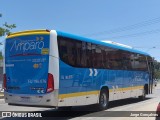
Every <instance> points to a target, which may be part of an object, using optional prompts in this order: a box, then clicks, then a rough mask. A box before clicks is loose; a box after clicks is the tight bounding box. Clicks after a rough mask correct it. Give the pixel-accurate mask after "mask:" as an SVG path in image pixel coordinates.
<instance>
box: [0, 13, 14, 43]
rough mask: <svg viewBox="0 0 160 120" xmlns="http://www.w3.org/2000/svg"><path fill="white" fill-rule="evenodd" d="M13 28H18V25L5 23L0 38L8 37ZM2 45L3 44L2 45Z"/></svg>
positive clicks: (0, 29)
mask: <svg viewBox="0 0 160 120" xmlns="http://www.w3.org/2000/svg"><path fill="white" fill-rule="evenodd" d="M0 17H2V14H1V13H0ZM13 28H16V25H15V24H10V25H9V24H8V23H7V22H5V23H4V24H3V25H2V27H0V37H1V36H4V35H7V34H9V33H11V32H10V30H11V29H13ZM1 44H2V43H1Z"/></svg>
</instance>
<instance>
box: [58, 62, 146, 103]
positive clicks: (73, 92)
mask: <svg viewBox="0 0 160 120" xmlns="http://www.w3.org/2000/svg"><path fill="white" fill-rule="evenodd" d="M95 71H97V73H96V75H95ZM148 79H149V75H148V73H147V72H143V71H124V70H105V69H93V68H92V69H91V68H75V67H72V66H69V65H67V64H65V63H64V62H62V61H61V60H60V81H59V84H60V86H59V98H60V101H61V102H60V104H59V105H60V106H76V105H89V104H95V103H98V100H99V93H100V90H101V88H102V87H106V86H107V87H108V88H109V101H113V100H119V99H125V98H129V97H138V96H140V95H142V92H143V87H144V85H145V84H146V82H147V81H148ZM68 102H69V103H68Z"/></svg>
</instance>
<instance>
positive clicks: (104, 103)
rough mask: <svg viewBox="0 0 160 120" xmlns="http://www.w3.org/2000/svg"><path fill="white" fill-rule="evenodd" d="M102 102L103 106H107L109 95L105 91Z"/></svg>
mask: <svg viewBox="0 0 160 120" xmlns="http://www.w3.org/2000/svg"><path fill="white" fill-rule="evenodd" d="M100 104H101V106H102V107H106V106H107V96H106V94H105V93H103V94H102V95H101V99H100Z"/></svg>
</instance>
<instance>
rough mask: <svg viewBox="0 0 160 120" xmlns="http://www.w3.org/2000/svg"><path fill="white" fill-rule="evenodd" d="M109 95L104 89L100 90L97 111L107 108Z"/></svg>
mask: <svg viewBox="0 0 160 120" xmlns="http://www.w3.org/2000/svg"><path fill="white" fill-rule="evenodd" d="M108 103H109V94H108V91H107V90H106V89H102V90H101V92H100V96H99V103H98V108H99V110H105V109H107V107H108Z"/></svg>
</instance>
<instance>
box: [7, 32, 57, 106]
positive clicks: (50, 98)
mask: <svg viewBox="0 0 160 120" xmlns="http://www.w3.org/2000/svg"><path fill="white" fill-rule="evenodd" d="M28 36H30V34H28V35H27V37H28ZM32 36H36V39H38V38H37V36H38V35H37V34H36V35H32ZM41 36H42V35H40V38H39V39H42V38H41ZM48 36H49V39H48V41H49V42H50V44H49V47H48V48H49V50H44V53H45V52H49V56H48V62H49V63H48V65H46V66H44V67H47V69H48V70H47V75H48V73H51V74H52V75H53V76H54V91H53V92H50V93H45V94H44V93H38V94H37V93H34V94H31V92H30V91H28V92H25V94H23V93H17V92H14V93H12V92H10V91H9V92H8V91H5V94H4V95H5V102H6V103H13V104H22V105H38V106H58V86H59V75H58V73H59V65H58V64H59V60H58V52H57V51H58V48H57V39H56V32H55V31H51V32H50V35H49V34H48ZM15 37H17V36H15ZM22 37H24V38H25V36H22ZM13 39H14V37H13ZM53 51H54V52H53ZM54 68H55V69H54ZM28 72H31V71H28ZM39 75H40V74H39ZM45 85H46V87H47V82H46V84H45Z"/></svg>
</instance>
